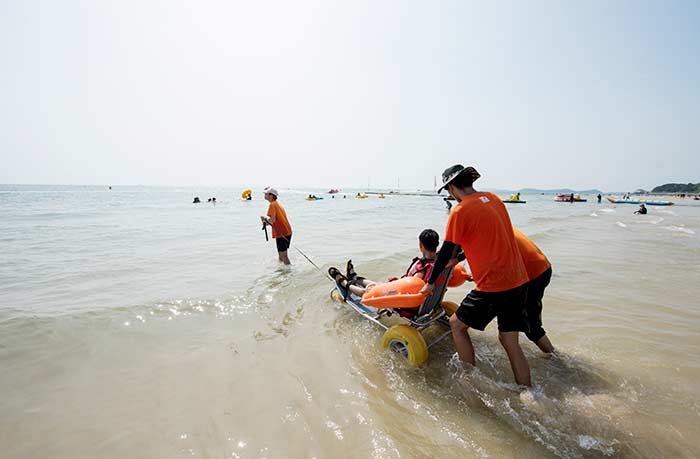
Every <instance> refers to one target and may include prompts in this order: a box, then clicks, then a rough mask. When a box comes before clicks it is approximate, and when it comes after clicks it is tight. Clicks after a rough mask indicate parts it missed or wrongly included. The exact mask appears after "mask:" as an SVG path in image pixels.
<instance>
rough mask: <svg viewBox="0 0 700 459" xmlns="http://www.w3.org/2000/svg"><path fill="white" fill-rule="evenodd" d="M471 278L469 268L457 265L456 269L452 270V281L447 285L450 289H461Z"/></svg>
mask: <svg viewBox="0 0 700 459" xmlns="http://www.w3.org/2000/svg"><path fill="white" fill-rule="evenodd" d="M470 277H471V276H470V275H469V273H468V272H467V268H465V267H464V265H462V264H456V265H455V267H454V268H453V269H452V277H451V278H450V281H449V282H448V283H447V286H448V287H459V286H460V285H462V284H463V283H464V282H466V281H467V280H469V278H470Z"/></svg>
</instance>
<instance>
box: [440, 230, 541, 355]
mask: <svg viewBox="0 0 700 459" xmlns="http://www.w3.org/2000/svg"><path fill="white" fill-rule="evenodd" d="M513 236H515V242H516V243H517V244H518V251H519V252H520V256H521V257H522V259H523V263H524V264H525V270H526V271H527V278H528V282H527V284H526V285H527V302H526V306H525V309H526V311H527V321H528V325H529V326H530V331H529V332H526V333H525V336H527V338H528V339H529V340H530V341H532V342H533V343H535V345H537V347H538V348H540V350H541V351H542V352H544V353H546V354H551V353H553V352H554V351H555V350H554V346H553V345H552V342H551V341H550V340H549V338H548V337H547V332H545V330H544V328H542V298H544V291H545V289H546V288H547V286H548V285H549V282H550V281H551V280H552V264H551V263H550V261H549V260H548V259H547V257H546V256H545V254H544V253H542V251H541V250H540V248H539V247H537V245H535V243H534V242H532V241H531V240H530V239H529V238H528V237H527V236H525V235H524V234H523V233H522V232H521V231H520V230H519V229H517V228H516V227H513ZM464 258H465V257H464V252H462V251H460V252H459V254H458V255H457V257H456V259H454V258H453V259H452V260H450V262H449V263H448V264H447V266H448V267H451V266H454V265H455V264H456V263H458V262H460V261H463V260H464ZM469 277H471V275H469ZM469 277H468V278H467V279H468V280H469Z"/></svg>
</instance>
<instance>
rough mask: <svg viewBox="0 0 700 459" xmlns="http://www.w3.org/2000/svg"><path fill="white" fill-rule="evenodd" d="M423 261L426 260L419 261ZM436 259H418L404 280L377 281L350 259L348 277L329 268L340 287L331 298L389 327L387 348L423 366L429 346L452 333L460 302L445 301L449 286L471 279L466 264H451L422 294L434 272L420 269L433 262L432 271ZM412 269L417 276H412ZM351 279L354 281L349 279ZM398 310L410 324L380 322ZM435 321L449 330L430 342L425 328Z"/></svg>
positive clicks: (382, 325) (384, 341) (385, 335)
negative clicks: (452, 318) (428, 291)
mask: <svg viewBox="0 0 700 459" xmlns="http://www.w3.org/2000/svg"><path fill="white" fill-rule="evenodd" d="M426 231H432V230H426ZM426 231H424V232H423V233H421V235H423V234H424V233H426ZM433 233H434V236H431V237H432V238H434V240H435V241H436V242H435V245H430V246H429V247H430V248H433V250H432V252H433V254H434V253H435V250H436V249H437V239H438V237H437V233H435V232H434V231H433ZM427 234H430V233H427ZM424 247H425V246H424ZM429 254H430V253H428V255H429ZM421 260H423V261H424V263H419V262H420V261H421ZM432 262H434V258H433V259H432V260H430V261H425V260H424V259H414V261H413V262H412V263H411V266H410V267H409V269H408V272H407V275H405V276H404V277H402V278H401V279H395V278H391V279H393V280H390V281H389V282H386V283H375V282H372V281H369V280H367V279H364V278H361V277H360V276H357V274H354V268H353V266H352V262H351V261H350V262H348V270H347V272H348V276H344V275H343V274H342V273H340V271H339V270H338V269H337V268H330V269H329V274H330V275H331V276H332V277H333V278H334V279H335V282H336V288H335V289H334V290H333V291H332V292H331V297H332V298H333V299H335V300H338V301H340V302H343V303H345V304H347V305H348V306H350V307H351V308H352V309H354V310H355V311H356V312H358V313H359V314H360V315H362V316H363V317H365V318H367V319H369V320H371V321H372V322H374V323H376V324H377V325H379V326H380V327H382V328H383V329H384V330H385V333H384V337H383V339H382V345H383V347H384V348H391V349H392V350H393V351H396V352H398V353H399V354H401V355H402V356H404V357H405V358H406V359H407V360H408V361H409V362H410V363H411V364H413V365H415V366H420V365H422V364H423V363H424V362H425V361H426V360H427V359H428V348H429V347H431V346H433V345H434V344H436V343H438V342H439V341H441V340H442V339H444V338H445V337H447V336H448V335H450V334H451V331H450V327H449V316H450V315H451V314H453V313H454V312H455V311H456V310H457V308H458V305H457V304H456V303H454V302H451V301H443V297H444V296H445V292H446V291H447V287H448V286H449V287H457V286H459V285H461V284H462V283H464V281H465V280H467V278H468V274H467V271H466V269H465V268H464V266H462V265H456V266H455V267H454V268H453V267H448V268H447V269H445V270H444V271H443V273H442V274H441V275H440V276H439V279H438V281H437V282H436V284H435V289H434V290H433V291H432V293H431V294H430V295H427V296H426V295H423V294H420V293H419V292H420V290H421V288H422V287H423V285H425V282H424V281H423V279H427V277H426V276H429V275H430V273H429V272H428V273H427V274H426V272H425V271H426V270H427V269H425V270H423V271H422V272H419V271H420V270H419V268H420V267H421V266H423V265H425V264H429V269H430V270H432ZM412 268H413V269H412ZM412 271H413V275H409V274H410V273H412ZM353 274H354V276H353ZM348 278H352V279H353V280H348ZM395 313H396V314H397V315H399V316H400V317H402V318H403V319H405V320H406V321H408V323H402V324H398V325H393V326H388V325H385V324H384V323H383V322H382V321H380V319H383V318H385V317H391V316H392V315H393V314H395ZM434 324H440V325H442V326H444V327H446V328H447V331H446V332H445V333H443V334H441V335H440V336H439V337H438V338H437V339H434V340H432V341H431V342H430V343H426V341H425V338H424V337H423V334H422V331H423V330H425V329H427V328H428V327H429V326H431V325H434Z"/></svg>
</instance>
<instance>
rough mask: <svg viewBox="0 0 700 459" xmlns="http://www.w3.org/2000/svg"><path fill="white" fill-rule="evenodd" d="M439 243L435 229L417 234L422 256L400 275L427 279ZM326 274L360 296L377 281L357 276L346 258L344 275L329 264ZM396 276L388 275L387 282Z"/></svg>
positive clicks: (415, 259)
mask: <svg viewBox="0 0 700 459" xmlns="http://www.w3.org/2000/svg"><path fill="white" fill-rule="evenodd" d="M438 245H440V236H438V233H437V232H435V230H432V229H426V230H423V231H422V232H421V233H420V235H419V236H418V249H419V250H420V252H421V255H422V257H420V258H419V257H416V258H414V259H413V260H412V261H411V264H410V265H409V267H408V269H407V270H406V274H404V275H403V276H401V277H411V276H413V277H418V278H420V279H423V280H425V279H427V278H428V276H430V274H431V273H432V270H433V264H434V263H435V251H436V250H437V248H438ZM328 274H329V275H330V276H331V277H332V278H333V279H334V280H335V281H336V282H338V284H340V286H341V287H344V288H347V289H348V290H349V291H350V292H351V293H354V294H355V295H357V296H362V295H364V293H365V292H366V291H367V290H369V289H371V288H372V287H374V286H375V285H377V282H375V281H372V280H369V279H366V278H364V277H362V276H358V275H357V273H356V272H355V267H354V266H353V264H352V260H348V263H347V265H346V270H345V275H343V273H341V272H340V270H339V269H338V268H335V267H333V266H331V267H330V268H328ZM397 279H398V277H390V278H389V279H387V282H391V281H395V280H397Z"/></svg>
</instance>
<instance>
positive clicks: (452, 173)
mask: <svg viewBox="0 0 700 459" xmlns="http://www.w3.org/2000/svg"><path fill="white" fill-rule="evenodd" d="M462 174H468V175H470V176H471V178H472V182H475V181H476V179H478V178H479V177H481V174H479V173H478V172H477V171H476V169H474V168H473V167H471V166H469V167H467V168H465V167H464V166H462V165H461V164H455V165H454V166H452V167H448V168H447V169H445V172H443V173H442V185H441V186H440V187H439V188H438V189H437V190H435V191H436V192H437V193H438V194H440V192H441V191H442V190H443V189H445V188H446V187H447V185H449V184H450V182H451V181H452V180H454V179H456V178H457V177H459V176H460V175H462Z"/></svg>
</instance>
